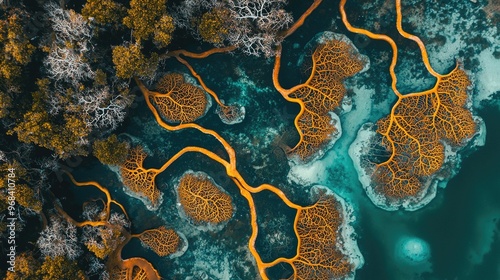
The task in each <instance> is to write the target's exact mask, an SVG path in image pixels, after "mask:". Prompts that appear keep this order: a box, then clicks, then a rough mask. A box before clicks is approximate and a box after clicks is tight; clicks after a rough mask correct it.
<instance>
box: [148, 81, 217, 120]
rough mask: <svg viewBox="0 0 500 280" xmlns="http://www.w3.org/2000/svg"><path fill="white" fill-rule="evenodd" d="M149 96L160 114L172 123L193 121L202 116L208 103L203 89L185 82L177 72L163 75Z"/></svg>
mask: <svg viewBox="0 0 500 280" xmlns="http://www.w3.org/2000/svg"><path fill="white" fill-rule="evenodd" d="M150 98H151V101H152V102H153V103H154V104H155V105H156V107H157V108H158V110H159V111H160V114H161V115H162V116H163V117H164V118H165V119H166V120H167V121H169V122H173V123H189V122H194V121H195V120H196V119H198V118H200V117H201V116H203V114H204V113H205V111H206V110H207V105H208V100H207V96H206V95H205V93H204V92H203V90H202V89H200V88H198V87H196V86H195V85H192V84H190V83H187V82H185V80H184V76H182V75H181V74H178V73H169V74H166V75H165V76H163V78H161V79H160V81H159V82H158V84H157V85H156V92H153V91H152V92H151V95H150Z"/></svg>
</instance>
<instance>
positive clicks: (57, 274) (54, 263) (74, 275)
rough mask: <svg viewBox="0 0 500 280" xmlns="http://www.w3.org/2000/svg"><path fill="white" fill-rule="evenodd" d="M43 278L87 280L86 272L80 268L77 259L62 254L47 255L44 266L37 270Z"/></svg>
mask: <svg viewBox="0 0 500 280" xmlns="http://www.w3.org/2000/svg"><path fill="white" fill-rule="evenodd" d="M37 276H38V278H36V279H41V280H55V279H72V280H85V279H87V277H86V276H85V273H84V272H83V271H82V270H80V268H79V267H78V265H77V263H76V262H75V261H70V260H68V259H66V258H64V257H62V256H58V257H54V258H51V257H46V258H45V260H44V262H43V264H42V266H41V267H40V269H39V270H38V271H37Z"/></svg>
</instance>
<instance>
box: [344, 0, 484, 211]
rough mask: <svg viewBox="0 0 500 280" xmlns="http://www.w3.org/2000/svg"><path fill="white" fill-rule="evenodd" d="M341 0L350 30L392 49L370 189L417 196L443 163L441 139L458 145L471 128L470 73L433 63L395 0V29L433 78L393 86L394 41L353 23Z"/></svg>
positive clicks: (388, 195)
mask: <svg viewBox="0 0 500 280" xmlns="http://www.w3.org/2000/svg"><path fill="white" fill-rule="evenodd" d="M345 3H346V0H341V2H340V11H341V14H342V20H343V22H344V24H345V25H346V27H347V28H348V29H349V30H350V31H351V32H355V33H359V34H364V35H367V36H368V37H370V38H372V39H377V40H384V41H386V42H388V43H389V44H390V45H391V47H392V50H393V57H392V63H391V65H390V68H389V71H390V74H391V77H392V89H393V91H394V93H395V94H396V95H397V97H398V99H397V101H396V103H395V104H394V105H393V107H392V110H391V112H390V114H389V115H388V116H386V117H384V118H382V119H381V120H379V121H378V123H377V133H378V134H379V135H380V139H381V142H380V145H381V146H382V147H383V148H384V149H385V150H386V151H387V153H388V159H387V160H385V161H383V162H380V163H377V164H376V166H375V168H374V169H373V175H372V178H373V182H374V183H375V186H374V189H375V191H376V192H377V193H380V194H382V195H384V196H385V197H386V198H388V199H389V200H390V201H399V200H401V199H406V198H409V197H415V196H418V195H419V194H421V193H422V192H424V191H425V190H426V187H427V186H428V184H425V180H426V178H429V176H432V175H433V174H435V173H436V172H437V171H439V170H440V169H441V167H442V166H443V163H444V156H445V152H444V151H445V147H444V144H443V142H446V143H448V144H450V145H452V146H454V147H457V146H462V145H464V144H465V143H466V142H467V141H468V140H469V139H470V138H471V137H472V136H473V135H474V133H475V132H476V124H475V122H474V119H473V116H472V114H471V112H470V111H469V110H468V109H467V107H466V102H467V99H468V96H467V88H468V87H469V86H470V81H469V78H468V77H467V75H466V73H465V72H464V71H463V70H462V69H460V67H459V65H458V64H457V66H456V67H455V68H454V69H453V70H452V71H451V72H450V73H448V74H445V75H442V74H439V73H437V72H436V71H435V70H434V69H433V68H432V66H431V64H430V61H429V57H428V54H427V51H426V48H425V45H424V44H423V42H422V41H421V40H420V38H418V37H417V36H415V35H412V34H410V33H408V32H406V31H404V30H403V26H402V18H403V16H402V12H401V0H396V14H397V18H396V25H397V30H398V32H399V33H400V34H401V35H402V36H403V37H405V38H407V39H410V40H412V41H414V42H416V43H417V44H418V46H419V48H420V51H421V54H422V60H423V62H424V64H425V66H426V68H427V70H428V71H429V73H430V74H431V75H432V76H434V77H435V78H436V84H435V85H434V87H433V88H431V89H429V90H426V91H422V92H415V93H408V94H404V95H403V94H401V93H400V92H399V91H398V90H397V88H396V82H397V80H396V73H395V65H396V63H397V52H398V48H397V45H396V43H395V42H394V40H392V39H391V38H390V37H388V36H386V35H381V34H374V33H372V32H370V31H367V30H365V29H361V28H355V27H353V26H352V25H351V24H350V23H349V21H348V19H347V15H346V12H345V9H344V6H345Z"/></svg>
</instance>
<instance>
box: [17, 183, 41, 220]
mask: <svg viewBox="0 0 500 280" xmlns="http://www.w3.org/2000/svg"><path fill="white" fill-rule="evenodd" d="M16 202H17V203H19V205H21V206H23V207H25V208H28V209H31V210H33V211H35V212H36V213H40V212H41V211H42V202H41V201H40V200H38V199H37V198H36V197H35V192H34V191H33V189H31V188H30V187H28V186H27V185H25V184H18V185H17V186H16Z"/></svg>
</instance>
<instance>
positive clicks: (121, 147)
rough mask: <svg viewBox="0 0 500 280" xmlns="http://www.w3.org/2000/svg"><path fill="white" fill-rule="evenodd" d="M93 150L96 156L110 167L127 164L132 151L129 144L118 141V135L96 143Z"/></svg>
mask: <svg viewBox="0 0 500 280" xmlns="http://www.w3.org/2000/svg"><path fill="white" fill-rule="evenodd" d="M92 148H93V154H94V156H95V157H96V158H97V159H99V161H100V162H102V163H103V164H109V165H121V164H122V163H123V162H125V160H126V159H127V156H128V150H129V149H130V147H129V145H128V143H127V142H122V141H120V140H118V137H116V134H112V135H111V136H109V137H108V138H106V139H103V140H97V141H95V142H94V144H93V145H92Z"/></svg>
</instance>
